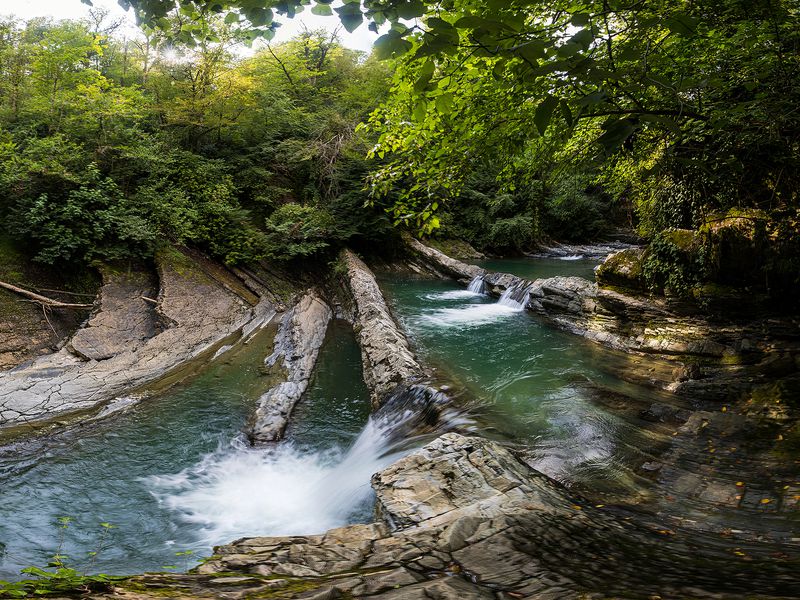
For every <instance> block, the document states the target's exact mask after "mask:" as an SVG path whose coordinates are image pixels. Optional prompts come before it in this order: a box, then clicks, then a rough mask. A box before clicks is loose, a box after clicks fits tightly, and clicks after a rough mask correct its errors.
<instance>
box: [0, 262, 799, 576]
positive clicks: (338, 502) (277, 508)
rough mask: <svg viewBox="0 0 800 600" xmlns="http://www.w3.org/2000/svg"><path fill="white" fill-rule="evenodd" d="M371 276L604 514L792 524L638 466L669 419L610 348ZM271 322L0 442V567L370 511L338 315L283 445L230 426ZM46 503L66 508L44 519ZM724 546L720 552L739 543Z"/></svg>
mask: <svg viewBox="0 0 800 600" xmlns="http://www.w3.org/2000/svg"><path fill="white" fill-rule="evenodd" d="M482 266H485V267H487V268H491V269H496V270H503V271H507V272H513V273H515V274H517V275H520V276H524V277H527V278H530V279H535V278H537V277H546V276H553V275H556V274H558V275H578V276H584V277H590V276H591V273H592V269H593V267H594V263H592V262H591V261H586V260H558V259H537V260H530V259H520V260H513V261H499V262H498V261H490V262H485V263H483V265H482ZM381 285H382V287H383V289H384V291H385V292H386V294H387V297H388V299H389V301H390V303H391V304H392V306H393V308H394V311H395V313H396V315H397V317H398V318H399V320H400V321H401V324H402V325H403V326H404V328H405V329H406V331H407V332H408V333H409V336H410V339H411V341H412V343H413V345H414V346H415V350H416V351H417V352H418V353H419V355H420V357H421V359H422V361H423V362H424V363H425V364H427V365H430V366H431V367H433V369H434V370H435V373H436V376H437V378H438V379H440V380H442V381H444V382H448V383H453V382H454V383H455V385H456V387H457V388H458V389H459V390H461V389H463V390H464V391H466V392H467V393H464V394H458V395H457V396H458V398H467V399H468V400H466V401H465V402H466V405H465V406H463V407H462V408H464V409H465V410H467V411H468V413H469V415H470V419H472V420H473V421H471V422H473V423H478V425H479V427H480V430H481V431H482V432H483V433H484V435H487V436H489V437H493V438H497V439H501V440H503V441H505V442H507V443H510V444H512V445H515V446H516V447H517V449H518V450H519V451H520V453H521V455H522V456H523V457H524V458H525V460H526V461H527V462H528V463H529V464H531V465H532V466H534V467H536V468H537V469H540V470H541V471H543V472H545V473H547V474H548V475H550V476H551V477H553V478H555V479H557V480H559V481H560V482H562V483H564V484H565V485H567V486H569V487H571V488H572V489H574V490H576V491H578V492H580V493H581V494H584V495H585V496H587V497H589V498H590V499H591V500H592V501H593V502H595V503H597V504H598V505H600V506H602V505H604V504H606V503H608V504H613V503H617V504H618V505H620V506H624V507H626V508H624V511H626V512H625V513H624V514H623V515H620V516H619V518H620V519H624V520H627V519H631V518H635V519H641V516H636V515H635V513H636V512H637V511H639V510H640V507H641V508H642V510H645V512H646V514H647V515H655V516H657V517H658V518H659V519H662V520H663V519H669V518H673V517H674V516H676V515H686V514H690V515H692V517H693V518H694V519H695V520H696V521H697V522H699V523H701V525H703V526H707V528H708V529H713V528H714V527H717V530H720V529H721V528H722V527H725V526H727V527H730V524H731V523H734V524H736V526H738V525H741V526H742V527H743V528H746V527H750V528H751V529H754V530H757V531H756V533H757V534H758V536H760V537H766V538H769V536H770V535H771V534H772V532H773V531H780V532H783V533H784V534H785V535H784V539H788V537H790V536H791V535H792V533H791V530H792V521H791V520H789V521H787V520H786V519H785V518H783V517H782V516H779V515H772V514H769V513H763V512H760V513H757V512H748V511H746V510H739V509H738V508H737V509H736V510H735V511H734V510H733V509H730V510H729V509H725V510H722V509H720V508H719V506H718V505H717V504H715V503H712V502H710V501H708V500H705V499H702V498H700V499H697V498H695V497H692V495H691V494H689V493H688V492H687V493H686V494H684V495H683V496H681V495H680V494H675V495H673V489H672V488H670V490H669V491H668V492H665V491H664V489H663V488H664V486H663V485H662V486H658V485H656V482H655V478H653V477H647V476H643V475H642V469H641V466H642V465H643V464H645V465H647V464H649V463H650V462H652V461H654V460H655V457H656V456H657V455H658V453H659V452H661V451H662V450H663V449H664V448H665V447H667V445H668V442H669V441H670V440H671V439H673V438H672V437H671V436H672V435H673V434H674V429H673V427H671V426H668V425H664V424H662V423H653V422H648V421H644V420H642V418H641V417H640V416H639V413H640V412H641V409H642V408H646V407H648V406H649V405H650V404H651V403H652V402H659V401H662V400H663V396H662V395H660V394H659V393H657V392H655V391H653V390H648V389H645V388H641V387H638V386H633V385H631V384H628V383H625V382H623V381H622V380H620V379H619V378H618V377H617V376H616V375H615V374H614V369H610V368H609V366H610V364H611V363H612V361H613V356H612V355H611V354H609V353H607V352H604V351H599V350H598V349H597V348H596V347H595V346H593V345H591V344H588V343H586V342H584V341H583V340H581V339H580V338H577V337H575V336H570V335H567V334H564V333H561V332H558V331H555V330H553V329H551V328H549V327H546V326H544V325H543V324H542V323H541V322H540V321H539V320H537V319H536V318H535V317H533V316H532V315H530V314H528V313H527V312H525V311H524V310H522V309H521V308H519V307H518V306H516V305H515V304H514V303H513V302H508V303H505V304H504V303H501V302H497V301H496V300H494V299H491V298H489V297H487V296H485V295H483V294H481V293H478V292H476V291H469V290H466V289H464V288H463V287H461V286H458V285H457V284H455V283H453V282H444V281H436V280H429V279H415V278H409V277H387V278H385V279H383V280H382V281H381ZM475 287H476V288H477V286H475ZM273 335H274V328H268V329H266V330H264V331H262V332H261V333H259V334H258V335H257V336H256V337H255V338H254V339H252V340H251V341H250V343H248V344H247V345H245V346H243V347H240V348H237V349H235V350H232V351H231V352H229V353H227V354H224V355H223V356H222V357H221V358H220V359H217V360H216V361H214V362H213V363H212V364H211V365H210V367H208V368H206V369H203V370H202V371H200V372H199V373H197V374H195V375H194V376H193V377H191V378H190V379H188V380H187V382H186V383H183V384H180V385H177V386H174V387H172V388H170V389H168V390H166V391H163V392H159V393H154V394H152V395H151V396H150V397H148V398H147V399H146V400H144V401H142V402H141V403H139V404H136V405H134V406H132V407H131V408H130V409H128V410H127V411H126V412H124V413H121V414H118V415H115V416H113V417H111V418H109V419H106V420H105V421H101V422H98V423H96V424H94V425H90V426H87V427H86V428H85V430H84V431H80V432H77V433H66V434H62V435H60V436H54V437H52V438H50V439H47V440H44V441H42V440H39V441H36V442H34V443H31V444H29V445H25V446H23V447H21V448H14V447H8V448H5V449H0V544H2V545H0V579H14V578H17V574H18V572H19V569H20V568H22V567H25V566H29V565H31V564H37V565H41V564H45V563H46V562H47V560H48V557H50V556H52V555H53V554H54V553H56V552H57V551H58V550H59V548H61V553H62V554H67V555H69V556H70V559H69V560H68V561H67V562H70V563H71V564H73V565H75V566H77V567H80V568H86V569H88V570H90V571H96V572H107V573H117V574H124V573H134V572H139V571H145V570H164V569H170V570H172V569H174V570H184V569H186V568H189V567H191V566H193V565H194V564H195V563H196V561H197V559H198V558H199V557H201V556H206V555H208V554H210V549H211V547H212V546H213V545H215V544H220V543H225V542H228V541H231V540H233V539H236V538H238V537H242V536H245V535H292V534H311V533H320V532H322V531H324V530H326V529H329V528H332V527H336V526H340V525H343V524H346V523H352V522H367V521H369V520H370V519H371V518H372V504H373V495H372V492H371V489H370V487H369V480H370V476H371V474H372V473H374V472H376V471H378V470H380V469H381V468H383V467H384V466H386V465H388V464H390V463H391V462H392V461H393V460H395V459H396V458H397V456H399V451H397V448H395V447H393V446H392V445H391V444H390V443H389V441H388V440H389V439H390V438H391V436H390V435H389V430H390V429H391V428H396V427H397V425H398V424H397V422H396V418H395V417H392V418H394V420H392V419H390V418H385V417H382V416H381V415H380V414H379V415H377V416H373V417H370V416H369V413H370V403H369V398H368V392H367V390H366V387H365V386H364V383H363V381H362V373H361V358H360V352H359V349H358V346H357V344H356V342H355V339H354V336H353V332H352V330H351V329H350V327H349V326H348V325H346V324H344V323H341V322H334V324H333V325H332V327H331V328H330V330H329V333H328V336H327V338H326V341H325V344H324V345H323V348H322V350H321V354H320V360H319V363H318V368H317V370H316V373H315V375H314V379H313V381H312V385H311V387H310V389H309V392H308V394H307V396H306V397H305V398H304V399H303V400H302V401H301V403H300V404H299V405H298V406H297V408H296V411H295V413H294V415H293V418H292V420H291V424H290V426H289V428H288V430H287V436H286V441H285V442H282V443H280V444H278V445H277V446H274V447H271V448H268V449H251V448H249V447H248V446H247V445H246V444H245V441H244V438H243V436H242V435H241V430H242V428H243V426H244V424H245V422H246V420H247V418H248V415H249V414H250V413H251V411H252V410H253V408H254V403H255V400H256V399H257V398H258V397H259V395H260V394H262V393H263V392H264V391H265V390H266V389H268V388H269V387H270V386H271V385H272V384H273V383H274V381H273V379H271V377H270V376H269V375H268V374H266V373H265V371H264V370H263V358H264V356H265V355H267V354H269V352H270V348H271V341H272V336H273ZM690 450H691V451H692V452H691V454H689V453H688V452H687V453H685V454H684V456H685V455H689V456H691V460H688V461H684V462H688V463H690V464H688V465H683V466H680V468H678V469H675V473H676V475H675V478H676V481H678V480H679V482H680V481H684V479H685V480H686V482H685V483H683V484H681V485H684V487H686V488H687V489H688V488H692V489H695V488H696V489H700V487H699V485H698V484H697V483H695V480H694V479H691V477H699V476H700V475H702V477H703V481H704V482H706V483H707V482H708V480H709V479H712V477H711V474H712V473H713V472H714V471H713V469H711V468H710V467H709V464H706V463H703V462H702V461H700V460H699V459H697V458H695V455H696V453H695V452H694V449H691V448H690ZM403 451H408V447H405V448H404V450H403ZM739 476H740V475H738V474H737V475H735V477H739ZM687 477H689V479H687ZM734 481H735V479H734ZM706 483H704V485H705V484H706ZM676 485H677V484H676ZM731 485H733V483H731ZM733 489H736V488H735V487H734V488H733ZM695 496H696V495H695ZM762 506H763V505H762ZM60 517H71V518H72V519H73V520H72V521H71V522H70V523H69V524H68V526H67V527H66V528H60V527H59V526H58V520H59V518H60ZM613 518H617V517H613ZM649 518H650V516H646V517H645V519H649ZM620 522H622V521H620ZM625 522H627V521H625ZM717 522H719V524H718V523H717ZM101 523H110V524H111V525H113V527H112V528H110V529H109V528H106V527H103V526H102V525H101ZM787 523H788V524H787ZM759 528H760V531H759ZM700 529H702V527H700ZM723 532H724V531H723ZM692 535H694V534H692ZM715 535H716V534H715ZM725 539H727V538H725ZM644 543H645V544H649V543H651V542H650V541H647V540H645V542H644ZM702 543H703V544H705V543H706V542H705V541H703V542H702ZM725 543H726V544H727V542H725ZM759 543H760V542H759ZM735 544H736V543H735V542H734V545H732V546H731V548H728V547H727V546H724V552H726V553H728V552H729V550H730V552H735V551H738V550H737V549H739V548H740V547H741V544H740V545H735ZM779 548H780V546H775V547H774V550H776V551H777V550H778V549H779ZM772 549H773V548H767V549H766V550H764V552H767V551H771V550H772ZM748 551H749V550H748ZM90 552H97V555H96V556H95V557H91V556H89V553H90ZM732 556H733V554H732ZM687 557H688V555H687Z"/></svg>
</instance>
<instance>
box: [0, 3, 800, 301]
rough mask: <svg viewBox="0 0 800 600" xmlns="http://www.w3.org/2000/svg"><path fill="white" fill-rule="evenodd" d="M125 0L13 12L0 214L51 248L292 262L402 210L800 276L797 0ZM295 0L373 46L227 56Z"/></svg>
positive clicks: (69, 257)
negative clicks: (25, 19)
mask: <svg viewBox="0 0 800 600" xmlns="http://www.w3.org/2000/svg"><path fill="white" fill-rule="evenodd" d="M121 4H122V5H123V6H126V7H127V6H132V7H133V9H134V10H135V11H136V13H137V15H138V17H139V19H140V21H141V23H142V24H143V32H144V33H143V38H142V39H141V40H138V41H135V42H131V41H127V42H123V41H120V40H118V39H116V38H115V36H114V35H113V27H109V26H107V25H106V24H104V22H103V19H102V18H101V16H102V15H100V14H98V13H95V15H96V17H95V18H94V19H93V20H92V21H89V22H63V23H55V24H53V23H47V22H42V21H33V22H30V23H27V24H20V23H15V22H13V21H7V22H5V23H4V24H3V25H2V35H0V72H1V73H2V80H1V81H2V83H1V84H0V85H2V88H0V153H2V155H3V160H2V166H0V189H2V190H3V192H4V193H3V205H2V207H1V209H2V210H3V213H4V216H5V221H6V223H7V227H8V228H9V231H10V233H11V234H13V235H14V236H16V237H17V238H19V239H24V240H27V241H29V242H31V243H32V244H33V248H34V250H35V252H36V257H37V259H39V260H42V261H45V262H55V261H66V262H74V261H84V262H86V261H91V260H94V259H103V260H109V259H115V258H122V257H127V256H147V255H148V254H149V253H150V252H151V251H152V248H153V246H154V244H156V243H157V242H158V241H159V240H162V239H165V238H166V239H170V240H172V241H175V242H179V243H188V244H193V245H195V246H198V247H200V248H201V249H203V250H205V251H207V252H209V253H211V254H212V255H214V256H217V257H219V258H221V259H223V260H225V261H226V262H228V263H235V262H239V261H249V260H255V259H261V258H271V259H280V260H286V259H292V258H296V257H302V256H308V255H311V254H314V253H317V252H319V251H320V250H322V249H324V248H326V247H328V246H331V245H336V244H339V243H344V242H353V241H358V240H361V241H367V242H368V241H370V240H378V239H384V238H385V237H386V236H387V235H389V231H390V228H391V227H392V226H396V227H397V226H399V227H408V228H411V229H412V230H414V231H418V232H422V233H425V234H429V235H434V236H445V237H457V238H460V239H465V240H467V241H469V242H471V243H472V244H473V245H475V246H476V247H478V248H479V249H484V250H489V251H493V252H518V251H523V250H526V249H529V248H531V247H532V246H533V245H534V244H535V243H536V242H537V241H540V240H542V239H547V238H550V239H558V240H587V239H593V238H594V239H596V238H599V237H602V236H603V235H604V234H605V233H606V232H607V230H608V229H609V228H610V227H613V226H617V225H624V226H628V227H631V228H636V229H638V232H639V233H640V234H641V235H642V236H644V237H645V238H646V239H647V240H648V241H650V242H652V243H653V244H652V248H653V251H652V252H651V253H650V254H649V255H648V257H647V260H648V264H647V265H646V268H645V269H644V272H646V273H650V276H649V277H648V279H647V284H648V286H649V287H650V289H653V290H657V291H665V290H670V291H673V292H678V293H682V294H685V293H689V291H690V290H691V289H692V288H694V287H696V286H697V285H699V284H702V283H703V282H705V281H713V282H716V283H721V284H725V285H728V284H731V285H734V284H735V285H737V286H752V285H755V286H757V287H759V288H764V289H765V290H766V291H770V292H773V293H777V294H783V293H785V292H787V291H788V292H792V293H794V292H796V291H798V288H799V287H800V280H799V279H798V272H800V268H798V267H800V265H798V263H797V261H798V256H800V247H798V246H799V245H800V241H798V240H800V218H799V217H798V200H799V198H798V191H797V190H798V183H800V181H799V180H798V174H800V113H798V112H797V109H796V107H797V106H798V105H800V59H799V58H798V56H800V52H799V51H798V50H800V26H798V19H800V14H798V7H797V6H796V3H794V2H792V1H790V0H758V1H756V2H750V1H744V0H707V1H703V2H687V1H684V0H659V1H648V2H627V1H623V0H585V1H582V2H575V1H573V0H558V1H555V2H547V3H542V2H533V1H526V0H510V1H502V2H498V1H488V2H478V1H475V0H447V1H439V2H435V1H432V0H363V1H362V2H358V1H347V2H344V3H343V5H339V6H337V7H332V6H330V5H331V2H330V1H329V0H317V1H314V2H300V1H299V0H290V1H282V2H277V1H274V0H220V1H219V2H213V3H209V2H205V1H200V0H179V1H177V2H176V1H162V0H133V1H130V2H127V1H123V2H121ZM303 4H306V5H308V4H311V5H312V6H311V10H312V11H313V12H315V13H317V14H333V13H337V15H338V18H339V20H340V21H341V23H342V24H343V26H344V27H346V28H347V29H349V30H353V29H354V28H356V27H358V26H369V27H370V28H372V29H374V30H378V29H380V28H381V27H382V29H380V31H381V32H383V35H382V36H381V37H380V38H379V39H378V41H377V43H376V47H375V51H374V53H373V55H372V56H369V57H365V56H362V55H360V54H359V53H357V52H354V51H351V50H347V49H346V48H343V47H342V46H341V45H340V44H339V43H338V41H337V40H336V38H335V36H330V34H328V33H325V32H321V31H320V32H306V33H305V34H303V35H302V36H300V37H299V38H298V39H295V40H293V41H291V42H288V43H283V44H277V45H272V46H268V45H266V44H264V46H266V47H264V46H262V47H261V49H260V50H258V51H257V52H256V53H255V54H254V55H253V56H252V57H250V58H241V55H240V54H237V51H236V50H235V48H236V45H237V44H238V43H241V42H251V41H252V40H254V39H256V38H263V39H266V40H269V39H271V37H272V36H273V34H274V31H275V28H276V26H277V21H276V20H275V19H276V18H278V19H279V18H282V17H284V18H285V17H291V16H293V15H294V14H295V12H296V11H299V10H301V9H302V5H303ZM178 9H179V10H178ZM362 122H363V123H364V124H363V125H360V126H359V123H362ZM365 201H366V203H367V206H365ZM684 229H686V230H693V231H695V232H697V235H694V234H692V236H690V237H691V238H692V239H691V242H690V243H684V244H683V245H680V244H677V243H676V242H675V240H677V239H681V240H684V241H685V240H686V236H682V237H681V236H680V235H678V236H676V235H674V234H673V230H684ZM736 256H756V258H755V259H752V260H750V261H749V262H748V265H747V268H746V269H745V270H746V271H747V273H746V275H744V276H743V275H742V273H741V272H738V273H732V272H731V269H730V265H729V264H728V263H730V260H731V257H736ZM676 271H680V273H682V275H681V276H680V277H676V276H675V272H676ZM670 282H671V283H670Z"/></svg>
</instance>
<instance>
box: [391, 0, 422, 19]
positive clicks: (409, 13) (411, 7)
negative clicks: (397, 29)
mask: <svg viewBox="0 0 800 600" xmlns="http://www.w3.org/2000/svg"><path fill="white" fill-rule="evenodd" d="M396 8H397V14H398V16H399V17H400V18H401V19H416V18H417V17H421V16H422V15H424V14H425V3H424V2H422V0H406V1H405V2H402V3H399V4H398V5H397V7H396Z"/></svg>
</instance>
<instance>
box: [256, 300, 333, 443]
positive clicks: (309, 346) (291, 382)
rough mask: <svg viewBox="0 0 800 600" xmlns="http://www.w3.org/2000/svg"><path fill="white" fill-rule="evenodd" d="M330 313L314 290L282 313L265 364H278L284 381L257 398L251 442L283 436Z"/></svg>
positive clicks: (315, 358) (302, 390) (304, 387)
mask: <svg viewBox="0 0 800 600" xmlns="http://www.w3.org/2000/svg"><path fill="white" fill-rule="evenodd" d="M332 316H333V312H332V311H331V309H330V307H329V306H328V305H327V304H326V303H325V302H324V301H323V300H322V299H321V298H320V297H319V295H318V294H317V293H316V292H314V291H310V292H308V293H306V294H305V295H304V296H303V297H302V298H301V299H300V300H299V301H298V302H297V304H295V305H294V306H293V307H292V308H291V309H290V310H289V311H287V312H286V313H285V314H284V316H283V319H282V321H281V327H280V330H279V331H278V334H277V335H276V336H275V347H274V350H273V352H272V354H271V355H270V356H268V357H267V359H266V360H265V363H266V365H267V366H268V367H274V366H276V365H280V367H282V368H283V370H284V372H285V373H286V381H284V382H282V383H280V384H278V385H277V386H275V387H273V388H272V389H270V390H269V391H268V392H267V393H266V394H264V395H263V396H261V398H260V399H259V401H258V407H257V409H256V412H255V415H254V416H253V418H252V420H251V423H250V425H249V427H248V431H247V434H248V437H249V438H250V440H251V442H253V443H265V442H274V441H277V440H279V439H280V438H281V437H282V436H283V432H284V430H285V429H286V425H287V424H288V422H289V417H290V415H291V412H292V410H293V409H294V406H295V404H297V402H298V400H300V398H301V397H302V395H303V394H304V393H305V391H306V388H308V383H309V380H310V379H311V375H312V373H313V370H314V366H315V365H316V362H317V357H318V355H319V349H320V347H321V346H322V342H323V341H324V340H325V332H326V331H327V330H328V323H330V320H331V317H332Z"/></svg>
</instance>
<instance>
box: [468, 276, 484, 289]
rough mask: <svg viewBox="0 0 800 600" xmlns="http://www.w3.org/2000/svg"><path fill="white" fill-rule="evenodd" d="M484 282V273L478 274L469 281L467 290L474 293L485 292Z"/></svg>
mask: <svg viewBox="0 0 800 600" xmlns="http://www.w3.org/2000/svg"><path fill="white" fill-rule="evenodd" d="M483 288H484V282H483V275H478V276H476V277H474V278H473V279H472V281H470V282H469V285H468V286H467V291H469V292H472V293H473V294H483Z"/></svg>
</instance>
